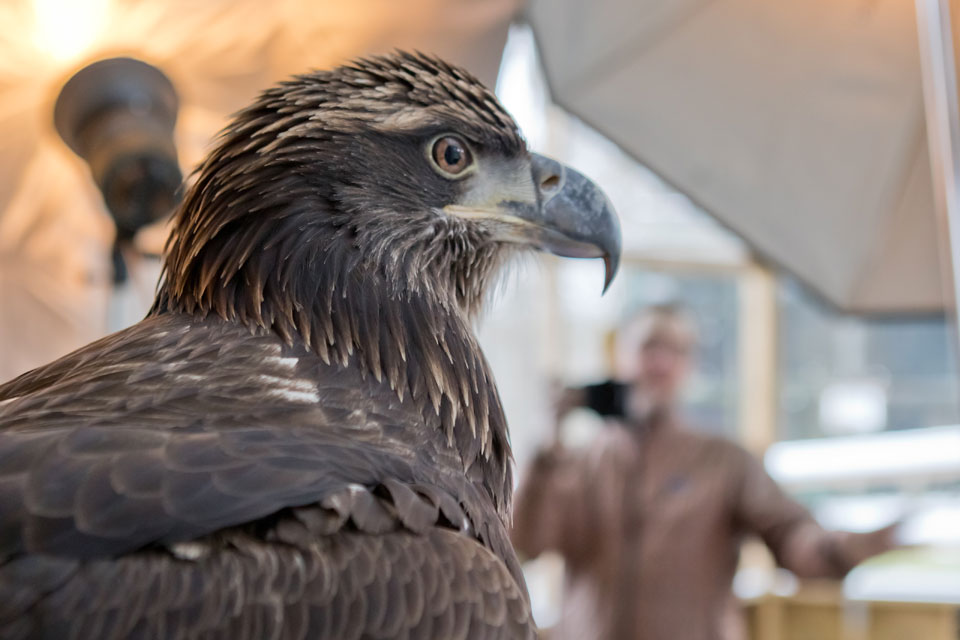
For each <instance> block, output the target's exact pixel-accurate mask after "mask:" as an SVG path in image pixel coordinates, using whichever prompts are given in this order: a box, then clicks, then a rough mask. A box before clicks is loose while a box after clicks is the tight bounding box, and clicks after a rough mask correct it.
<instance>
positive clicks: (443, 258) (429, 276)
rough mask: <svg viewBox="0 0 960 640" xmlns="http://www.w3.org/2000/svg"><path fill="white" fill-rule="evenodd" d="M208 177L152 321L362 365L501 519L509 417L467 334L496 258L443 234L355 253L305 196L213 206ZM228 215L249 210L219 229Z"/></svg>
mask: <svg viewBox="0 0 960 640" xmlns="http://www.w3.org/2000/svg"><path fill="white" fill-rule="evenodd" d="M203 181H204V179H203V178H201V183H200V184H198V185H196V187H195V188H194V189H192V190H191V192H190V193H188V195H187V198H186V199H185V201H184V203H183V205H182V208H181V210H180V213H179V215H178V221H177V225H176V227H175V230H174V232H173V235H172V237H171V242H170V245H169V247H168V255H167V259H166V263H165V274H164V278H163V281H162V282H161V285H160V288H159V292H158V296H157V301H156V303H155V305H154V309H153V311H152V313H163V312H170V311H179V312H183V313H187V314H190V315H194V316H205V315H209V314H214V315H217V316H220V317H221V318H223V319H225V320H227V321H232V322H237V323H239V324H242V325H245V326H247V327H249V328H250V329H251V330H254V331H270V332H274V333H276V334H277V335H279V336H280V337H281V338H282V339H283V340H284V341H285V342H286V343H287V344H290V345H301V346H303V347H304V348H305V349H307V350H308V351H310V352H313V353H314V354H316V356H317V357H319V358H320V359H321V360H323V361H324V362H325V363H327V364H328V365H332V366H338V367H358V368H359V370H360V372H361V373H362V374H363V375H364V376H370V377H372V378H373V379H375V380H376V381H378V382H382V383H384V384H386V385H389V387H390V388H391V389H393V390H394V391H395V392H396V394H397V396H398V398H399V399H400V400H401V401H402V400H404V399H406V398H409V399H410V400H412V401H413V402H414V403H416V405H417V406H418V407H419V409H420V411H421V413H422V415H423V417H424V423H425V424H435V425H438V428H440V429H442V430H443V432H444V435H445V436H446V438H447V441H448V443H449V445H450V446H451V448H452V449H454V450H455V451H457V452H458V453H459V455H460V457H461V459H462V461H463V465H464V471H465V472H466V473H467V475H468V477H471V478H472V479H474V480H475V481H477V482H479V484H481V485H482V486H483V488H484V489H485V490H486V491H487V492H488V493H489V494H490V496H491V499H492V500H493V502H494V504H495V505H496V507H497V510H498V512H499V513H500V514H501V516H502V517H503V518H504V519H505V520H506V519H507V517H508V513H509V507H510V496H511V492H512V474H511V453H510V447H509V439H508V435H507V428H506V420H505V417H504V414H503V409H502V407H501V404H500V399H499V395H498V393H497V389H496V385H495V384H494V381H493V378H492V375H491V372H490V369H489V366H488V364H487V362H486V360H485V358H484V357H483V353H482V351H481V350H480V347H479V345H478V344H477V341H476V338H475V336H474V333H473V331H472V329H471V325H470V313H471V311H472V310H473V309H475V308H478V307H479V305H480V300H481V299H482V297H483V293H482V291H480V292H478V291H476V290H475V289H474V288H471V287H470V286H468V283H476V282H480V283H481V284H482V283H485V282H486V280H487V279H488V278H489V277H490V276H489V275H488V274H489V273H490V272H491V271H492V270H493V268H494V263H493V261H494V259H495V256H494V255H490V256H489V257H488V260H489V264H485V263H482V262H481V261H480V260H473V261H470V262H466V263H464V262H463V261H462V260H457V251H456V248H455V247H448V248H447V250H445V251H443V250H438V249H437V245H441V246H442V244H443V243H444V242H451V243H453V244H454V245H456V244H458V243H462V242H463V239H462V238H459V237H454V238H444V237H443V236H442V232H443V231H444V230H442V229H441V230H437V232H438V233H441V235H440V236H439V238H434V241H433V242H431V243H429V244H428V245H427V250H423V247H422V246H416V247H415V246H413V244H412V242H411V243H410V244H409V245H404V243H402V242H401V243H399V245H395V246H394V249H392V250H391V251H393V253H391V254H390V255H378V254H377V252H376V251H372V252H371V251H367V252H361V251H359V250H358V249H357V248H356V246H355V243H354V242H352V241H351V237H352V236H353V235H354V234H355V231H354V230H351V229H350V228H349V226H348V225H344V224H343V221H342V220H338V219H337V216H336V215H329V214H328V212H329V204H328V203H326V202H322V201H320V200H318V199H317V198H316V197H315V196H312V195H311V194H308V193H300V194H297V193H294V195H293V197H292V198H290V199H289V200H287V202H288V204H285V205H281V206H275V207H273V208H271V209H268V210H264V209H256V210H254V211H253V212H252V213H251V209H252V208H253V207H252V206H247V205H246V204H245V203H244V202H243V201H242V199H240V198H237V197H236V194H234V198H233V199H232V200H228V199H227V198H225V197H223V196H220V197H214V198H212V199H210V198H208V197H207V196H206V195H205V190H204V188H203V187H204V185H203V184H202V183H203ZM251 197H252V196H251ZM218 209H219V211H217V210H218ZM231 210H232V211H233V212H238V211H246V212H248V213H247V215H242V216H241V215H237V216H236V217H235V219H234V220H233V221H231V222H227V223H223V222H222V220H224V219H229V214H230V212H231ZM224 214H226V215H224ZM214 219H216V220H219V221H221V222H217V223H213V222H212V220H214ZM453 231H456V232H459V230H452V231H451V232H453ZM368 240H369V239H368ZM197 247H200V249H199V250H198V249H197ZM398 247H402V248H403V250H398ZM383 251H387V249H383ZM471 255H473V254H471ZM414 256H419V258H416V259H415V258H414ZM461 269H464V270H467V271H466V272H465V273H461V271H460V270H461ZM398 283H399V284H398Z"/></svg>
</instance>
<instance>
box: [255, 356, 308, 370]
mask: <svg viewBox="0 0 960 640" xmlns="http://www.w3.org/2000/svg"><path fill="white" fill-rule="evenodd" d="M263 361H264V364H268V365H271V364H272V365H276V366H278V367H281V368H283V369H289V370H293V369H294V368H295V367H296V366H297V363H298V362H300V358H292V357H287V358H284V357H281V356H267V357H266V358H264V360H263Z"/></svg>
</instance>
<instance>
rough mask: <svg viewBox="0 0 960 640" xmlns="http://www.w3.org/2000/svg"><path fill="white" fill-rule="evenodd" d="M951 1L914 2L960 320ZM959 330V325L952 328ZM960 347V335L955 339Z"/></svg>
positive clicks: (939, 205) (959, 141)
mask: <svg viewBox="0 0 960 640" xmlns="http://www.w3.org/2000/svg"><path fill="white" fill-rule="evenodd" d="M956 4H957V3H956V1H954V2H951V1H950V0H916V8H917V30H918V33H919V44H920V68H921V76H922V78H923V101H924V106H925V111H926V124H927V140H928V144H929V149H930V169H931V173H932V175H933V189H934V202H935V205H936V209H937V216H938V219H939V223H940V229H941V234H940V236H941V238H942V243H941V246H942V247H943V251H941V256H942V264H943V267H944V268H943V273H944V276H945V278H944V280H945V281H946V282H947V283H949V284H948V285H947V287H948V291H947V292H946V293H947V299H948V300H951V301H952V303H953V305H952V311H953V313H952V315H953V317H954V320H955V321H956V319H957V318H958V317H960V313H958V312H960V308H958V305H960V111H958V97H957V64H956V63H957V59H956V49H955V43H954V40H955V38H954V32H953V28H952V25H951V20H950V17H951V16H950V9H951V5H953V6H954V8H955V6H956ZM954 326H955V327H956V326H957V325H956V323H955V325H954ZM954 338H955V344H956V345H958V346H960V334H955V335H954Z"/></svg>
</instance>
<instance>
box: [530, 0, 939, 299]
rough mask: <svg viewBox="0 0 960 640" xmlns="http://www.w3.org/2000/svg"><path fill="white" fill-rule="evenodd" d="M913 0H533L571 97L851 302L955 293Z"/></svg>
mask: <svg viewBox="0 0 960 640" xmlns="http://www.w3.org/2000/svg"><path fill="white" fill-rule="evenodd" d="M914 11H915V10H914V6H913V3H904V2H898V1H897V0H877V1H875V2H837V1H836V0H810V1H808V2H799V3H796V2H795V3H789V2H787V3H783V2H773V3H771V2H763V1H762V0H712V1H707V0H681V1H673V2H664V1H663V0H596V1H595V2H591V3H584V2H579V1H577V0H531V1H530V2H529V3H528V6H527V16H528V19H529V21H530V23H531V24H532V26H533V29H534V32H535V34H536V36H537V41H538V45H539V47H540V52H541V57H542V62H543V66H544V68H545V71H546V74H547V79H548V82H549V84H550V88H551V92H552V94H553V98H554V100H555V101H557V102H558V103H560V104H561V105H562V106H563V107H565V108H566V109H567V110H569V111H571V112H573V113H574V114H576V115H577V116H579V117H580V118H582V119H583V120H585V121H586V122H587V123H589V124H591V125H592V126H594V127H595V128H596V129H598V130H599V131H600V132H602V133H603V134H605V135H606V136H608V137H609V138H611V139H612V140H614V141H616V142H617V143H618V144H619V145H620V146H621V147H623V149H624V150H626V151H627V152H628V153H630V154H631V155H632V156H634V157H635V158H637V159H638V160H639V161H641V162H642V163H644V164H646V165H647V166H648V167H650V168H651V169H653V170H654V171H655V172H656V173H658V174H659V175H660V176H661V177H663V178H664V179H665V180H667V181H668V182H670V183H671V184H672V185H674V186H675V187H676V188H678V189H679V190H680V191H682V192H683V193H685V194H687V195H688V196H689V197H690V198H691V199H692V200H693V201H694V202H696V203H697V204H698V205H700V206H701V207H702V208H704V209H705V210H706V211H708V212H709V213H711V214H712V215H714V216H715V217H716V218H717V219H719V220H720V221H721V222H722V223H724V224H725V225H726V226H728V227H729V228H731V229H732V230H734V231H735V232H736V233H737V234H739V235H740V236H741V237H743V238H744V239H745V240H746V241H747V242H748V243H749V244H750V245H751V246H752V247H753V249H754V250H755V252H756V254H757V255H758V256H759V257H760V258H762V259H766V260H769V261H771V262H773V263H775V264H777V265H779V266H782V267H784V268H786V269H787V270H789V271H790V272H792V273H793V274H795V275H796V276H798V277H799V278H800V279H801V280H802V281H804V282H805V283H807V284H808V285H809V286H810V287H811V288H813V289H814V290H815V291H816V292H818V293H819V294H820V295H821V296H822V297H823V298H825V299H826V300H828V301H829V302H831V303H833V305H835V306H836V307H838V308H840V309H842V310H844V311H851V312H860V313H884V314H886V313H902V312H906V313H924V312H934V311H941V310H943V308H944V304H945V296H944V288H943V285H942V284H941V271H940V260H939V256H938V233H937V224H936V216H935V212H934V211H935V210H934V199H933V190H932V189H933V187H932V183H931V176H930V162H929V158H928V151H927V142H926V131H925V127H924V104H923V95H922V88H921V70H920V57H919V50H918V43H917V26H916V17H915V13H914Z"/></svg>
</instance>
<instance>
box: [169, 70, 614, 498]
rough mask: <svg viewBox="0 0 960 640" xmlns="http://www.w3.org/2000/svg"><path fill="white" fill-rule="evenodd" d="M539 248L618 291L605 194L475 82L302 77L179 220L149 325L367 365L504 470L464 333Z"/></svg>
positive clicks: (197, 190) (208, 164)
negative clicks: (200, 329) (266, 337)
mask: <svg viewBox="0 0 960 640" xmlns="http://www.w3.org/2000/svg"><path fill="white" fill-rule="evenodd" d="M530 247H532V248H536V249H541V250H546V251H551V252H553V253H556V254H560V255H565V256H577V257H598V258H603V259H604V260H605V261H606V281H607V284H609V282H610V280H611V279H612V278H613V275H614V273H615V271H616V268H617V263H618V259H619V252H620V231H619V224H618V222H617V219H616V216H615V215H614V213H613V210H612V208H611V206H610V204H609V202H608V200H607V198H606V197H605V196H604V194H603V193H602V192H601V191H600V190H599V189H598V188H597V187H596V186H595V185H594V184H593V183H591V182H590V181H589V180H587V179H586V178H585V177H583V176H582V175H580V174H579V173H577V172H575V171H572V170H571V169H568V168H566V167H564V166H563V165H561V164H559V163H558V162H555V161H553V160H550V159H548V158H545V157H543V156H540V155H537V154H533V153H530V152H529V151H528V150H527V147H526V144H525V143H524V141H523V138H522V137H521V136H520V133H519V131H518V129H517V125H516V123H514V121H513V119H512V118H511V117H510V116H509V115H508V114H507V113H506V112H505V111H504V109H503V108H502V107H501V106H500V104H499V103H498V101H497V99H496V97H494V95H493V94H492V93H491V92H490V91H489V90H488V89H486V88H485V87H484V86H483V85H482V84H481V83H480V82H479V81H478V80H477V79H475V78H474V77H473V76H471V75H470V74H469V73H467V72H466V71H463V70H462V69H459V68H456V67H453V66H451V65H448V64H446V63H444V62H442V61H440V60H437V59H435V58H431V57H428V56H424V55H420V54H416V55H413V54H404V53H399V54H395V55H390V56H385V57H377V58H371V59H368V60H361V61H359V62H356V63H355V64H352V65H349V66H343V67H340V68H337V69H334V70H331V71H318V72H314V73H310V74H307V75H303V76H299V77H296V78H294V79H292V80H290V81H288V82H285V83H282V84H280V85H278V86H276V87H274V88H272V89H269V90H267V91H266V92H264V93H263V94H262V95H260V97H259V98H257V99H256V101H255V102H254V103H253V104H252V105H251V106H250V107H249V108H247V109H245V110H244V111H242V112H240V113H239V114H238V115H237V116H236V118H235V119H234V121H233V123H232V124H231V125H230V126H229V127H228V128H227V129H226V130H225V132H224V133H223V134H222V136H221V138H220V141H219V143H218V144H217V146H216V148H215V149H214V150H213V151H212V153H211V154H210V155H209V157H208V158H207V160H206V161H205V162H204V163H203V164H202V165H201V166H200V168H199V169H198V171H197V175H196V181H195V182H194V184H193V185H192V186H190V187H189V189H188V191H187V194H186V197H185V198H184V201H183V203H182V204H181V207H180V209H179V211H178V213H177V215H176V217H175V220H174V230H173V234H172V236H171V240H170V243H169V245H168V252H167V257H166V262H165V266H164V269H165V275H164V279H163V282H162V284H161V286H160V290H159V294H158V298H157V302H156V304H155V307H154V312H155V313H162V312H167V311H179V312H184V313H189V314H194V315H208V314H216V315H219V316H221V317H223V318H225V319H227V320H231V321H238V322H241V323H243V324H246V325H249V326H251V328H254V329H261V330H272V331H275V332H277V333H279V334H280V335H281V336H282V337H283V338H284V339H285V340H286V341H287V342H288V343H291V344H293V343H301V344H303V345H304V346H305V347H306V348H307V349H309V350H313V351H315V352H316V353H317V354H318V355H319V356H320V357H321V358H322V359H323V360H324V361H326V362H328V363H329V362H337V363H340V364H341V365H343V366H347V365H348V364H349V362H350V361H351V359H352V358H355V357H358V358H360V363H361V364H362V365H363V369H364V370H365V371H366V372H368V373H369V374H371V375H372V376H373V377H375V378H376V379H377V380H381V379H386V380H387V381H388V382H389V384H390V385H391V387H393V388H394V389H396V390H397V391H398V393H399V394H400V395H401V397H403V395H404V394H409V395H410V396H413V397H419V398H420V399H421V400H422V402H423V403H424V406H425V407H426V409H427V410H429V411H430V412H436V414H437V415H438V416H441V418H442V422H443V424H444V426H445V428H446V429H447V430H448V433H449V434H450V437H451V439H454V438H455V439H457V440H458V441H459V440H461V439H464V440H465V441H466V440H470V442H466V444H464V443H463V442H462V443H461V445H462V446H461V449H464V447H466V448H467V449H470V448H472V447H473V444H472V443H474V442H475V443H476V447H475V449H476V451H475V452H474V453H478V454H482V457H484V458H489V457H490V455H491V452H493V455H494V457H495V458H497V459H505V457H507V456H508V454H507V453H506V452H507V445H506V436H505V433H500V431H504V430H505V429H501V428H499V427H497V426H496V425H495V426H494V427H493V428H491V429H488V428H487V427H486V426H485V425H487V423H488V422H491V421H502V416H501V414H500V408H499V401H498V400H497V398H496V389H495V387H494V386H493V385H492V383H491V382H490V381H489V380H488V371H487V368H486V365H485V363H484V362H483V361H482V355H481V354H480V353H479V349H478V348H477V346H476V343H475V340H474V339H473V336H472V333H470V331H469V323H470V319H471V317H472V316H473V315H474V314H475V313H476V311H477V310H478V309H479V308H480V306H481V304H482V301H483V300H484V298H485V292H486V290H487V289H488V288H489V285H490V283H491V282H492V281H493V280H494V279H495V277H496V275H497V271H498V267H500V266H501V265H502V264H503V263H504V262H505V258H507V257H509V256H510V255H512V254H515V253H516V252H517V251H518V250H522V249H525V248H530ZM411 354H414V355H415V357H409V356H410V355H411ZM494 414H496V415H494ZM494 418H496V420H494ZM461 426H462V428H461ZM464 434H469V435H464ZM471 438H472V440H471ZM468 458H470V456H469V455H465V458H464V459H465V461H468ZM501 462H502V460H501ZM465 464H467V462H465ZM498 464H499V463H498ZM501 466H502V465H501ZM504 482H505V483H506V481H504ZM507 484H508V483H507Z"/></svg>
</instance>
